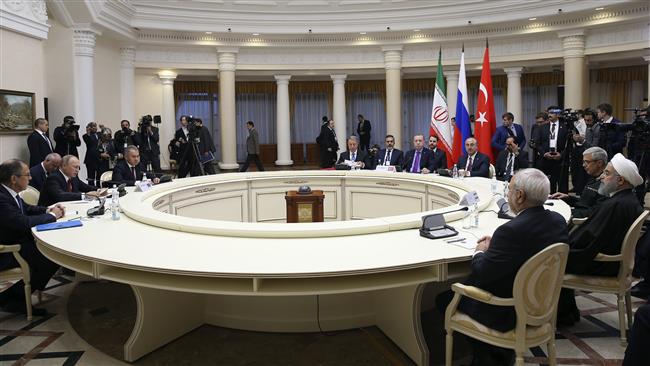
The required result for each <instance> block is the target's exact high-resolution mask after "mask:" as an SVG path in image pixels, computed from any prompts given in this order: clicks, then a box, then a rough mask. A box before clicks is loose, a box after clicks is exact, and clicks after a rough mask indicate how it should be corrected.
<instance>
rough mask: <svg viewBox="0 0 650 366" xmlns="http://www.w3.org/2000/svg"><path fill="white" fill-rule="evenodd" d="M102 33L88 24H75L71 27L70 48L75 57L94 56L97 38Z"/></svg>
mask: <svg viewBox="0 0 650 366" xmlns="http://www.w3.org/2000/svg"><path fill="white" fill-rule="evenodd" d="M101 34H102V33H101V32H100V31H98V30H96V29H95V28H93V27H92V26H90V24H76V25H74V26H73V27H72V46H73V49H74V54H75V56H87V57H94V56H95V44H96V42H97V36H100V35H101Z"/></svg>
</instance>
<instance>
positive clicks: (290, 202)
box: [284, 190, 325, 222]
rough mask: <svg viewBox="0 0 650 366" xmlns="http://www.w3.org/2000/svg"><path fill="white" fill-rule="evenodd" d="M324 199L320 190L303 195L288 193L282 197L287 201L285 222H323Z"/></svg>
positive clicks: (296, 192)
mask: <svg viewBox="0 0 650 366" xmlns="http://www.w3.org/2000/svg"><path fill="white" fill-rule="evenodd" d="M324 197H325V196H324V195H323V191H321V190H315V191H311V192H309V193H305V194H300V193H298V191H288V192H287V194H286V195H285V196H284V199H285V200H286V201H287V222H323V198H324Z"/></svg>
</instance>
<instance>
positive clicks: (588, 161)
mask: <svg viewBox="0 0 650 366" xmlns="http://www.w3.org/2000/svg"><path fill="white" fill-rule="evenodd" d="M594 162H596V160H582V165H589V164H591V163H594Z"/></svg>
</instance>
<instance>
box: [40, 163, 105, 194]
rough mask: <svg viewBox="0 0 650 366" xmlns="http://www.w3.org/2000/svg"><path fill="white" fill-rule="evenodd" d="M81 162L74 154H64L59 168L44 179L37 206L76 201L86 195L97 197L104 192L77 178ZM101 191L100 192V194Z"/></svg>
mask: <svg viewBox="0 0 650 366" xmlns="http://www.w3.org/2000/svg"><path fill="white" fill-rule="evenodd" d="M80 168H81V163H80V162H79V159H78V158H77V157H76V156H74V155H66V156H64V157H63V159H61V168H60V169H58V170H55V171H54V172H52V173H51V174H50V175H49V176H48V177H47V179H46V180H45V185H44V186H43V190H42V191H41V196H40V197H39V199H38V205H39V206H50V205H52V204H54V203H57V202H64V201H78V200H81V199H83V198H84V195H85V196H88V197H99V196H100V195H101V194H103V195H105V194H106V192H105V191H103V192H100V191H98V190H97V187H95V186H91V185H88V184H86V183H84V182H82V181H81V179H79V177H78V176H77V175H78V174H79V169H80ZM100 193H101V194H100Z"/></svg>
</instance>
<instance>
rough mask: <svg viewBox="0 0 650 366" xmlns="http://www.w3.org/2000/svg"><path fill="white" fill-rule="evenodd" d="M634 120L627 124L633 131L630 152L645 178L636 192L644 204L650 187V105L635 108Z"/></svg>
mask: <svg viewBox="0 0 650 366" xmlns="http://www.w3.org/2000/svg"><path fill="white" fill-rule="evenodd" d="M634 112H635V114H634V121H633V122H632V124H631V125H627V126H625V127H626V128H625V129H627V130H630V131H632V134H631V135H630V145H629V146H628V154H629V155H630V158H631V160H632V161H634V163H635V164H636V165H637V166H638V167H639V174H641V177H642V178H643V184H642V185H641V186H639V187H636V188H635V190H636V194H637V197H638V198H639V201H640V202H641V204H644V200H645V193H646V192H647V191H648V190H649V189H650V185H649V184H648V180H649V178H650V156H649V155H650V154H648V151H650V107H647V108H646V109H641V110H638V109H634Z"/></svg>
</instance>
